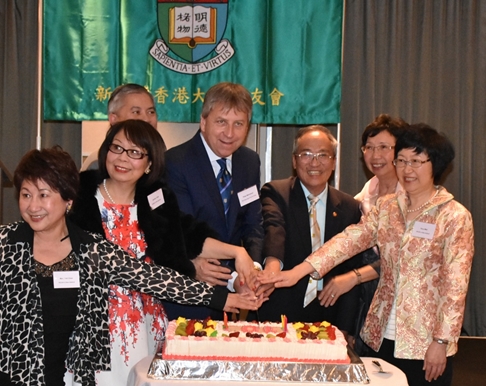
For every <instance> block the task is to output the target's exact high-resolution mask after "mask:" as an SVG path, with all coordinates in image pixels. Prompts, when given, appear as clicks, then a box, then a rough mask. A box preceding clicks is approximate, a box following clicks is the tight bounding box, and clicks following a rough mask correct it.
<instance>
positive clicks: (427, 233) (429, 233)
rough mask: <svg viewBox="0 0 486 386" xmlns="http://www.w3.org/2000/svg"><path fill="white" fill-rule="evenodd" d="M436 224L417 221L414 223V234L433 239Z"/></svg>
mask: <svg viewBox="0 0 486 386" xmlns="http://www.w3.org/2000/svg"><path fill="white" fill-rule="evenodd" d="M435 226H436V225H435V224H428V223H426V222H420V221H417V222H416V223H415V224H414V225H413V229H412V236H414V237H421V238H423V239H429V240H432V238H433V237H434V233H435Z"/></svg>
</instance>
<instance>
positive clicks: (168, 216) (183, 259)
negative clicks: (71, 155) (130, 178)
mask: <svg viewBox="0 0 486 386" xmlns="http://www.w3.org/2000/svg"><path fill="white" fill-rule="evenodd" d="M80 180H81V184H80V185H81V188H80V191H79V194H78V197H77V199H76V200H75V201H74V204H73V208H72V211H71V213H70V218H71V220H72V221H74V222H75V223H76V224H77V225H78V226H80V227H81V228H82V229H85V230H87V231H90V232H94V233H99V234H101V235H102V236H103V237H105V232H104V230H103V225H102V223H101V214H100V211H99V208H98V203H97V201H96V198H95V193H96V189H97V188H98V185H99V184H100V183H101V182H102V179H101V178H100V177H99V173H98V171H97V170H87V171H85V172H82V173H81V174H80ZM158 189H162V192H163V195H164V199H165V202H164V204H162V205H161V206H159V207H158V208H156V209H154V210H152V209H151V208H150V205H149V202H148V199H147V196H148V195H149V194H151V193H153V192H155V191H156V190H158ZM135 202H136V203H137V204H138V205H137V216H138V222H139V226H140V229H141V230H142V232H143V234H144V237H145V242H146V243H147V249H146V251H145V254H146V255H147V256H149V257H151V258H152V259H153V260H154V262H155V263H156V264H158V265H163V266H165V267H169V268H172V269H175V270H176V271H178V272H179V273H182V274H185V275H188V276H190V277H192V278H194V276H195V274H196V271H195V267H194V264H193V263H192V262H191V259H193V258H195V257H196V256H198V255H199V254H200V253H201V251H202V246H203V244H204V240H206V238H207V237H213V238H216V237H217V234H216V233H215V232H214V231H213V230H212V229H211V228H210V227H209V226H208V225H207V224H205V223H203V222H199V221H196V220H195V219H194V217H192V216H190V215H187V214H184V213H182V212H181V211H180V210H179V206H178V204H177V199H176V197H175V195H174V193H173V192H172V191H171V190H170V189H169V188H168V187H167V186H165V185H164V184H163V183H162V182H157V183H155V184H153V185H151V186H149V187H140V186H137V188H136V191H135Z"/></svg>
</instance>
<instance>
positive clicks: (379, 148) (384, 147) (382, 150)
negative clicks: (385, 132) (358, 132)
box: [361, 145, 395, 153]
mask: <svg viewBox="0 0 486 386" xmlns="http://www.w3.org/2000/svg"><path fill="white" fill-rule="evenodd" d="M394 148H395V146H390V145H378V146H371V145H365V146H361V151H362V152H363V153H373V152H374V151H375V150H376V151H377V152H378V153H385V152H386V153H388V152H389V151H390V150H391V149H394Z"/></svg>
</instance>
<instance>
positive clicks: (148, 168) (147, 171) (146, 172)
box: [145, 166, 150, 174]
mask: <svg viewBox="0 0 486 386" xmlns="http://www.w3.org/2000/svg"><path fill="white" fill-rule="evenodd" d="M149 173H150V166H147V169H145V174H149Z"/></svg>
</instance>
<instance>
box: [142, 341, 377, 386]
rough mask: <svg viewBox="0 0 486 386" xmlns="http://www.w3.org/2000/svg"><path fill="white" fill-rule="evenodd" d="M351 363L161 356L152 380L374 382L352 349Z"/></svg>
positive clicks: (150, 374)
mask: <svg viewBox="0 0 486 386" xmlns="http://www.w3.org/2000/svg"><path fill="white" fill-rule="evenodd" d="M348 355H349V358H350V360H351V363H349V364H326V363H324V364H310V363H292V362H229V361H200V360H197V361H195V360H186V361H182V360H164V359H163V358H162V355H161V354H157V355H156V356H155V357H154V359H153V360H152V363H151V365H150V368H149V371H148V375H147V376H148V377H149V378H152V379H184V380H189V379H198V380H202V379H204V380H214V381H287V382H301V383H302V382H330V383H335V382H343V383H362V384H368V383H370V380H369V377H368V374H367V373H366V368H365V366H364V364H363V362H362V361H361V359H360V358H359V357H358V355H356V353H355V352H354V351H353V350H351V349H350V348H348Z"/></svg>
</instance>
